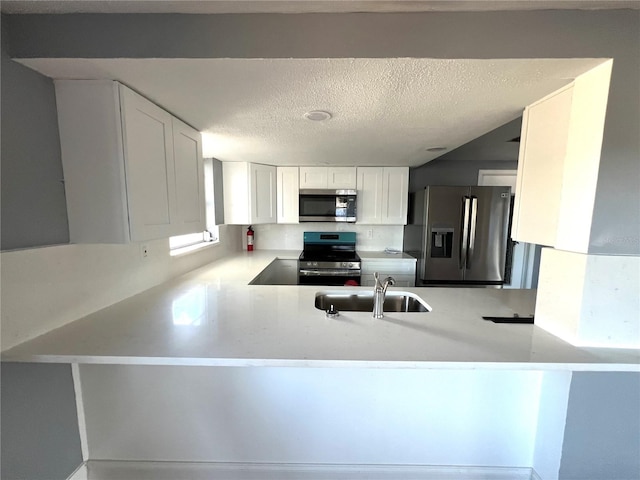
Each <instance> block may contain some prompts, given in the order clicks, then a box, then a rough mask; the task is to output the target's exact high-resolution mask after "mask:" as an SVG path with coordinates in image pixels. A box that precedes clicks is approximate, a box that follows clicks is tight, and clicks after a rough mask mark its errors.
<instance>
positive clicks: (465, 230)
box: [458, 196, 471, 269]
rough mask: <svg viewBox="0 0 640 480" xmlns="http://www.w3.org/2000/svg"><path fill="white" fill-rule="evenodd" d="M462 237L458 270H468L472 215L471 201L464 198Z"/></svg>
mask: <svg viewBox="0 0 640 480" xmlns="http://www.w3.org/2000/svg"><path fill="white" fill-rule="evenodd" d="M462 208H463V214H462V235H460V256H459V258H458V268H460V269H465V268H467V250H468V246H469V216H470V214H471V212H470V210H471V201H470V199H469V197H467V196H465V197H462Z"/></svg>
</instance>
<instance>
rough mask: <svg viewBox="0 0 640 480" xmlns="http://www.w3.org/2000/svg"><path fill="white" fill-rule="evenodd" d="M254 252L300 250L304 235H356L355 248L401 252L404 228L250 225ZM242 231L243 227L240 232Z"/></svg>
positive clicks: (336, 224) (330, 225)
mask: <svg viewBox="0 0 640 480" xmlns="http://www.w3.org/2000/svg"><path fill="white" fill-rule="evenodd" d="M253 229H254V230H255V238H254V245H255V248H256V250H258V249H260V250H302V235H303V233H304V232H356V248H357V249H358V250H361V251H382V250H384V249H385V248H386V247H389V248H395V249H397V250H402V239H403V235H404V226H402V225H356V224H352V223H349V224H343V223H315V222H312V223H301V224H291V225H254V226H253ZM244 231H245V232H246V227H245V229H244Z"/></svg>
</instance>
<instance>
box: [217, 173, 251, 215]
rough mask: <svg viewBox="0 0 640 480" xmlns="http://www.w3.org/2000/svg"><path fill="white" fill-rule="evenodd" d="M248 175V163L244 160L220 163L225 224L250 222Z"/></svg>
mask: <svg viewBox="0 0 640 480" xmlns="http://www.w3.org/2000/svg"><path fill="white" fill-rule="evenodd" d="M249 176H250V172H249V164H248V163H246V162H223V164H222V179H223V185H224V188H223V192H224V222H225V223H226V224H227V225H248V224H250V223H251V215H250V213H251V212H250V208H251V202H250V200H251V193H250V192H249V187H250V185H249V184H250V183H251V182H250V178H249Z"/></svg>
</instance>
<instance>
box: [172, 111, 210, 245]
mask: <svg viewBox="0 0 640 480" xmlns="http://www.w3.org/2000/svg"><path fill="white" fill-rule="evenodd" d="M173 152H174V162H175V175H176V211H177V215H176V225H175V228H174V232H173V234H174V235H182V234H186V233H196V232H202V231H204V230H205V200H204V167H203V164H202V137H201V136H200V132H198V131H197V130H194V129H193V128H191V127H190V126H189V125H187V124H185V123H183V122H181V121H180V120H178V119H177V118H173Z"/></svg>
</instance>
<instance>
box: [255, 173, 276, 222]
mask: <svg viewBox="0 0 640 480" xmlns="http://www.w3.org/2000/svg"><path fill="white" fill-rule="evenodd" d="M249 170H250V172H251V190H250V191H251V223H256V224H257V223H276V167H273V166H271V165H260V164H257V163H252V164H251V166H250V169H249Z"/></svg>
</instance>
